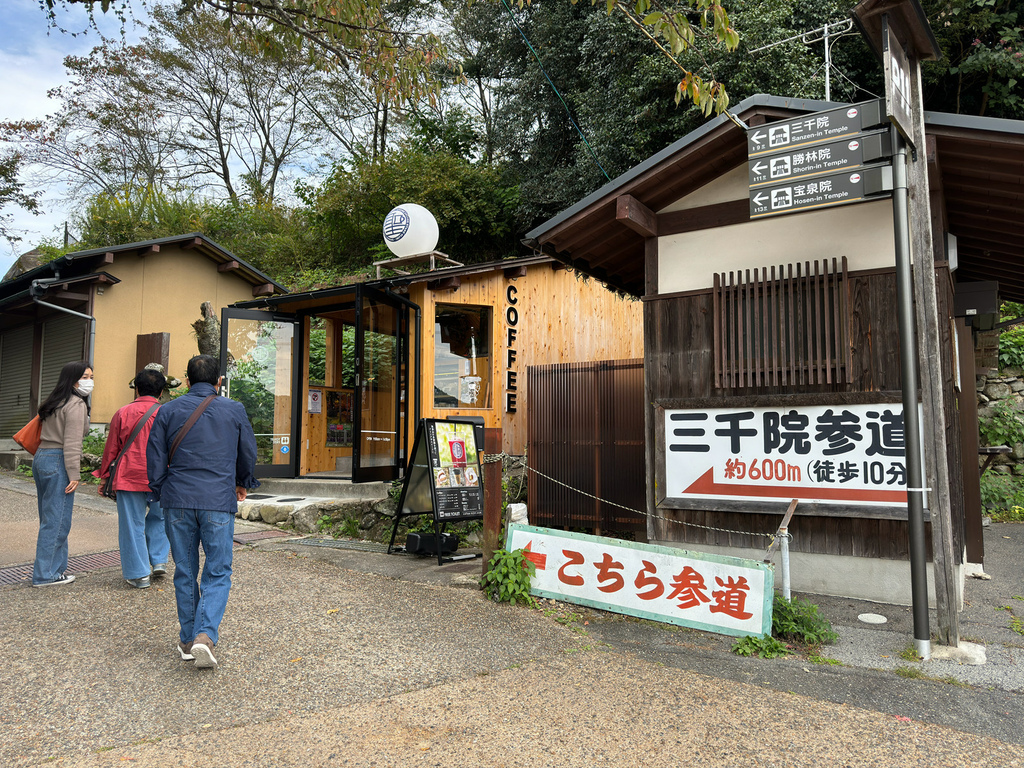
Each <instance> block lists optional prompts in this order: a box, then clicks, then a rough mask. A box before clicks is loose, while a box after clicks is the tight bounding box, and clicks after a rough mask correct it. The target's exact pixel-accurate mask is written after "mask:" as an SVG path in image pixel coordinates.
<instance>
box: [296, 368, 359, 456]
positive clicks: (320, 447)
mask: <svg viewBox="0 0 1024 768" xmlns="http://www.w3.org/2000/svg"><path fill="white" fill-rule="evenodd" d="M311 388H312V389H319V390H321V391H322V392H323V393H324V394H323V399H324V400H326V399H327V398H326V395H327V389H326V388H325V387H318V386H316V385H314V386H313V387H310V386H309V384H308V383H307V384H306V392H307V393H308V391H309V389H311ZM346 391H348V392H351V391H352V390H346ZM304 402H308V394H307V399H306V400H304ZM302 434H303V436H304V437H305V439H306V440H308V441H309V448H308V449H305V450H303V452H302V454H303V455H302V458H303V467H302V469H301V472H302V474H306V473H307V472H333V471H334V470H335V469H336V468H337V464H338V459H339V458H343V457H351V456H352V449H351V448H342V447H335V446H330V447H328V445H327V404H326V402H324V403H323V410H321V411H320V413H309V411H308V409H307V408H304V409H303V413H302Z"/></svg>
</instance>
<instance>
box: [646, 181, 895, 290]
mask: <svg viewBox="0 0 1024 768" xmlns="http://www.w3.org/2000/svg"><path fill="white" fill-rule="evenodd" d="M747 189H748V188H747V166H746V165H745V164H744V165H742V166H739V167H737V168H736V169H734V170H733V171H730V172H729V173H727V174H725V175H724V176H721V177H719V178H717V179H715V180H714V181H712V182H710V183H709V184H706V185H705V186H704V187H702V188H700V189H698V190H697V191H695V192H693V193H691V194H689V195H687V196H685V197H683V198H681V199H680V200H678V201H677V202H675V203H673V204H672V205H670V206H668V207H666V208H665V209H663V210H662V211H659V213H666V212H670V211H681V210H687V209H690V208H695V207H698V206H703V205H711V204H714V203H720V202H727V201H730V200H740V199H745V198H746V197H747ZM826 256H827V257H828V258H829V259H831V258H833V257H834V258H837V259H838V258H841V257H843V256H846V257H847V259H848V260H849V270H850V271H851V272H852V271H857V270H864V269H878V268H886V267H888V268H891V267H892V266H893V265H894V264H895V263H896V251H895V246H894V240H893V220H892V202H891V201H890V200H888V199H885V200H879V201H876V202H870V203H858V204H856V205H845V206H839V207H836V208H828V209H825V210H822V211H810V212H808V213H795V214H789V215H786V216H776V217H773V218H767V219H760V220H758V221H750V222H744V223H742V224H733V225H730V226H726V227H717V228H714V229H703V230H699V231H697V232H684V233H682V234H678V235H668V236H665V237H661V238H659V239H658V292H659V293H675V292H677V291H693V290H700V289H707V288H710V287H711V286H712V285H713V282H714V275H715V273H716V272H719V273H721V272H728V271H730V270H736V269H749V268H752V267H753V266H755V265H756V266H758V267H761V266H767V265H772V264H789V263H793V262H797V261H813V260H815V259H821V258H824V257H826Z"/></svg>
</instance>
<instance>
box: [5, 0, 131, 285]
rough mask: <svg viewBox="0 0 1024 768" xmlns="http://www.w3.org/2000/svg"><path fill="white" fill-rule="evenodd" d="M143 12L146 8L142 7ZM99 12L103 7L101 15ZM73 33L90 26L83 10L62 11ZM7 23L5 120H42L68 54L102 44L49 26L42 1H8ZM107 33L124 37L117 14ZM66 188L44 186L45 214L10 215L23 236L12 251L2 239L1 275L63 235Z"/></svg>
mask: <svg viewBox="0 0 1024 768" xmlns="http://www.w3.org/2000/svg"><path fill="white" fill-rule="evenodd" d="M137 10H141V5H140V6H139V8H138V9H137ZM98 13H99V12H98V11H97V14H98ZM62 18H63V19H64V21H65V22H66V23H64V24H63V26H64V28H65V29H67V30H68V31H69V32H81V31H82V30H85V29H86V27H87V25H86V21H85V18H86V17H85V14H84V12H82V11H81V9H74V10H71V11H68V12H65V13H63V14H62ZM3 27H4V31H3V33H2V34H0V72H2V73H3V76H2V77H0V120H22V119H31V118H40V117H43V116H45V115H46V114H48V113H49V112H52V111H53V110H54V108H55V104H54V103H53V102H51V101H50V100H49V99H47V98H46V92H47V91H48V90H50V89H51V88H53V87H54V86H57V85H60V84H62V83H63V82H65V80H66V77H65V72H64V66H63V61H64V57H65V56H69V55H73V54H74V55H82V54H85V53H88V52H89V50H90V49H91V48H92V47H93V46H95V45H97V44H98V43H99V37H98V36H97V35H96V33H95V32H93V31H91V30H90V31H87V32H86V34H79V35H77V36H72V35H71V34H64V33H61V32H60V31H59V30H56V29H48V28H47V23H46V16H45V14H44V13H43V11H41V10H40V9H39V0H3ZM101 28H102V29H103V32H104V34H106V35H119V34H120V25H119V23H118V22H117V20H116V19H114V18H109V19H102V20H101ZM59 198H60V190H43V209H44V211H45V213H44V214H43V215H41V216H33V215H32V214H30V213H27V212H25V211H22V210H21V209H20V208H17V207H9V208H6V209H5V210H4V213H10V214H12V215H13V228H14V229H17V230H19V234H21V237H22V240H21V242H20V243H18V244H17V247H16V248H14V249H12V248H11V247H10V246H9V245H8V243H7V242H6V241H3V240H0V275H3V274H4V273H5V272H6V271H7V269H8V268H9V267H10V265H11V263H12V262H13V261H14V259H16V258H17V256H18V254H19V253H23V252H25V251H28V250H31V249H32V248H33V247H34V246H35V244H36V243H37V242H38V241H39V240H41V239H43V238H54V237H62V236H63V231H64V221H65V219H67V218H68V217H69V211H67V210H66V209H64V208H63V207H61V205H60V203H59Z"/></svg>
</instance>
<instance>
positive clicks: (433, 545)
mask: <svg viewBox="0 0 1024 768" xmlns="http://www.w3.org/2000/svg"><path fill="white" fill-rule="evenodd" d="M458 548H459V537H458V536H456V535H455V534H454V533H442V534H441V554H442V555H450V554H451V553H452V552H454V551H455V550H457V549H458ZM405 551H406V552H408V553H409V554H411V555H437V554H438V552H437V538H436V536H435V535H434V534H432V533H410V534H408V535H407V536H406V537H405Z"/></svg>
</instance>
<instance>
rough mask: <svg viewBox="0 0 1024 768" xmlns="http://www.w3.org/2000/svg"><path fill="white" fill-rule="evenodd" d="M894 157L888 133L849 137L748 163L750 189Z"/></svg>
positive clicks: (763, 157) (802, 179)
mask: <svg viewBox="0 0 1024 768" xmlns="http://www.w3.org/2000/svg"><path fill="white" fill-rule="evenodd" d="M890 157H892V140H891V136H890V134H889V132H888V131H887V130H881V131H873V132H871V133H864V134H861V135H859V136H854V137H852V138H851V137H846V138H843V139H837V140H836V141H830V142H827V143H825V144H818V145H815V146H813V147H807V148H804V149H794V150H791V151H788V152H784V153H781V154H777V155H765V156H761V157H754V158H751V160H750V161H749V162H748V164H747V165H748V170H749V176H750V187H751V189H753V188H754V187H762V186H765V185H766V184H780V183H782V182H784V181H798V180H799V181H804V180H807V179H810V178H814V177H817V176H824V175H827V174H830V173H837V172H840V171H847V170H852V169H854V168H859V167H860V166H862V165H865V164H866V163H872V162H876V161H878V160H883V159H887V158H890Z"/></svg>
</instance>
